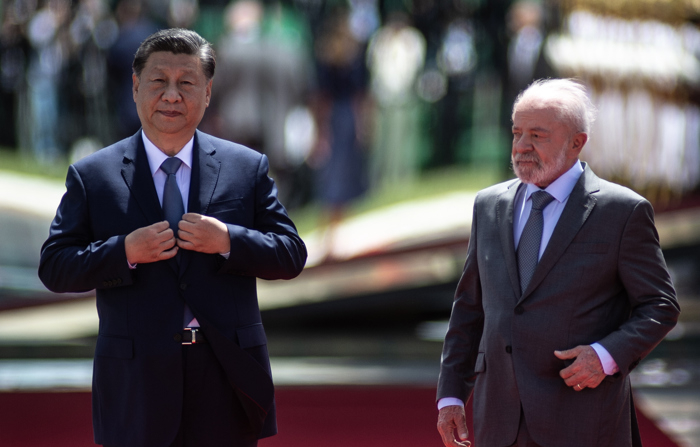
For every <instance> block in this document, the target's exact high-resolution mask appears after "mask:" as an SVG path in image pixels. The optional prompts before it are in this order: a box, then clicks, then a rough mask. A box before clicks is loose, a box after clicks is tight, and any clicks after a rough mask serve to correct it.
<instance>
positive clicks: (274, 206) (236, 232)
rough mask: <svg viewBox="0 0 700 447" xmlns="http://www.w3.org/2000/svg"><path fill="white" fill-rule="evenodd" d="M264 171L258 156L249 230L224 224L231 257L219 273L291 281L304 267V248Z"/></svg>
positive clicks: (265, 165)
mask: <svg viewBox="0 0 700 447" xmlns="http://www.w3.org/2000/svg"><path fill="white" fill-rule="evenodd" d="M268 169H269V168H268V161H267V157H265V156H262V157H261V158H260V164H259V166H258V170H257V172H256V178H255V210H254V225H253V228H246V227H243V226H240V225H234V224H226V226H227V227H228V232H229V236H230V238H231V254H230V256H229V258H228V260H226V262H225V263H224V264H223V266H222V268H221V270H220V273H226V274H237V275H248V276H256V277H258V278H262V279H291V278H294V277H296V276H297V275H299V273H301V271H302V269H303V268H304V265H305V264H306V256H307V253H306V246H305V245H304V242H303V241H302V240H301V238H300V237H299V235H298V234H297V230H296V227H295V226H294V223H292V220H291V219H290V218H289V216H288V215H287V211H286V210H285V209H284V207H283V206H282V204H281V203H280V202H279V200H278V199H277V187H276V186H275V183H274V181H273V180H272V179H271V178H270V177H269V176H268Z"/></svg>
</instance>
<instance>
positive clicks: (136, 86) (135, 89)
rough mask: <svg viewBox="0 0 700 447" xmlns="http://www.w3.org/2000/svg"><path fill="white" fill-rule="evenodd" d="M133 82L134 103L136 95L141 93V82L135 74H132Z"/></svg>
mask: <svg viewBox="0 0 700 447" xmlns="http://www.w3.org/2000/svg"><path fill="white" fill-rule="evenodd" d="M131 82H132V84H133V85H132V87H131V93H132V95H133V96H134V102H136V94H137V93H138V92H139V84H140V80H139V78H138V76H136V74H135V73H132V75H131Z"/></svg>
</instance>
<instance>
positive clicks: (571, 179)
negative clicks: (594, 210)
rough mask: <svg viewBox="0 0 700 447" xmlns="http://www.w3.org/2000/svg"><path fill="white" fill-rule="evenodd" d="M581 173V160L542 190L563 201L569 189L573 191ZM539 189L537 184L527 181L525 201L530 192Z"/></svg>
mask: <svg viewBox="0 0 700 447" xmlns="http://www.w3.org/2000/svg"><path fill="white" fill-rule="evenodd" d="M581 174H583V166H581V162H576V163H574V165H573V166H572V167H571V168H570V169H569V170H568V171H566V172H565V173H563V174H562V175H561V176H560V177H559V178H558V179H556V180H554V181H553V182H552V183H551V184H550V185H549V186H547V187H546V188H545V189H544V190H545V191H547V192H548V193H549V194H551V195H552V197H554V198H555V199H557V201H559V202H560V203H561V202H564V201H565V200H566V199H567V198H568V197H569V195H570V194H571V191H573V189H574V186H576V182H578V179H579V178H580V177H581ZM541 190H542V189H541V188H540V187H539V186H537V185H535V184H532V183H527V189H526V191H525V201H527V199H529V198H530V196H531V195H532V193H534V192H536V191H541Z"/></svg>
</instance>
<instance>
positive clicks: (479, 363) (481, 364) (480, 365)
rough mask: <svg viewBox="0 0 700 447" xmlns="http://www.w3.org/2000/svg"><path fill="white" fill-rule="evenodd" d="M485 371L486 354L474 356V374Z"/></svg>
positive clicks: (481, 353)
mask: <svg viewBox="0 0 700 447" xmlns="http://www.w3.org/2000/svg"><path fill="white" fill-rule="evenodd" d="M484 371H486V353H485V352H480V353H479V354H477V356H476V364H475V365H474V372H475V373H481V372H484Z"/></svg>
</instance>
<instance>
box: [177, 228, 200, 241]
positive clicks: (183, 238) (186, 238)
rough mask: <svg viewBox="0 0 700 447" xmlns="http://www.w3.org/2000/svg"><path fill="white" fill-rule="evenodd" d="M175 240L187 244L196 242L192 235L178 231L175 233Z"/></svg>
mask: <svg viewBox="0 0 700 447" xmlns="http://www.w3.org/2000/svg"><path fill="white" fill-rule="evenodd" d="M177 239H178V241H187V242H192V243H194V242H195V240H196V236H195V234H194V233H192V232H190V231H186V230H182V229H181V230H179V231H178V232H177Z"/></svg>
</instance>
